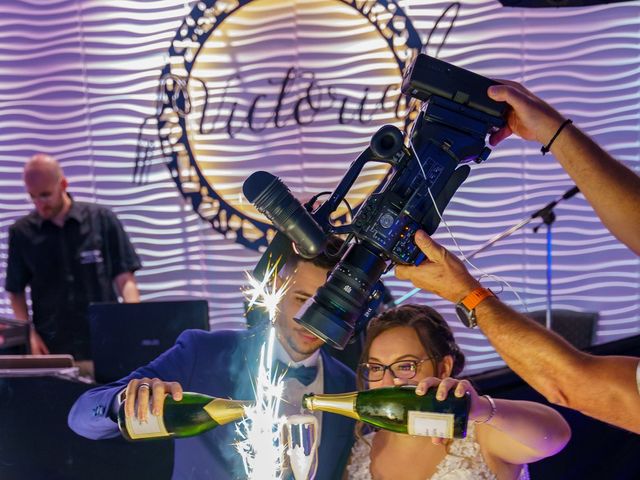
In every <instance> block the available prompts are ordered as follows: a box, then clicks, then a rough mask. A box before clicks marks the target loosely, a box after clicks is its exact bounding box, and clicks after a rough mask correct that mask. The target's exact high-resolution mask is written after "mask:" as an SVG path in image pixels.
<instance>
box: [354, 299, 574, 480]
mask: <svg viewBox="0 0 640 480" xmlns="http://www.w3.org/2000/svg"><path fill="white" fill-rule="evenodd" d="M463 367H464V355H463V354H462V352H461V351H460V349H459V347H458V345H457V344H456V342H455V340H454V338H453V334H452V332H451V329H450V328H449V325H448V324H447V323H446V321H445V320H444V319H443V318H442V316H440V314H438V312H436V311H435V310H434V309H432V308H430V307H427V306H419V305H405V306H401V307H398V308H394V309H391V310H388V311H386V312H384V313H382V314H381V315H379V316H378V317H376V318H375V319H373V320H372V321H371V324H370V325H369V329H368V331H367V341H366V344H365V347H364V350H363V355H362V363H360V365H359V366H358V382H359V383H360V385H359V387H360V389H362V388H379V387H390V386H394V385H402V384H406V383H410V384H416V385H418V386H417V387H416V394H418V395H424V394H425V393H426V392H427V391H428V390H429V389H432V388H433V389H437V397H436V398H439V397H440V396H441V395H442V398H444V397H445V396H446V395H447V392H449V391H453V392H454V394H455V395H457V396H462V395H464V394H465V392H469V394H470V396H471V410H470V412H469V424H468V427H467V436H466V438H464V439H454V440H444V439H437V438H431V437H419V436H411V435H403V434H398V433H393V432H390V431H387V430H380V431H377V432H370V433H367V434H365V435H363V434H362V428H363V426H362V425H359V426H358V427H357V430H358V432H357V437H358V439H357V441H356V443H355V445H354V447H353V450H352V452H351V459H350V461H349V465H348V466H347V469H346V472H345V478H347V479H351V480H371V479H373V480H391V479H403V480H426V479H432V480H436V479H437V480H445V479H446V480H467V479H468V480H476V479H499V480H502V479H509V480H516V479H517V480H524V479H528V478H529V475H528V469H527V463H530V462H535V461H537V460H540V459H542V458H545V457H548V456H551V455H553V454H555V453H557V452H559V451H560V450H561V449H562V448H563V447H564V446H565V445H566V444H567V442H568V441H569V438H570V436H571V431H570V429H569V425H568V424H567V422H566V421H565V420H564V419H563V418H562V416H561V415H560V414H559V413H558V412H556V411H555V410H553V409H552V408H550V407H547V406H545V405H542V404H539V403H535V402H527V401H516V400H501V399H495V400H494V399H492V398H490V397H489V396H488V395H483V396H480V395H478V393H477V392H476V391H475V389H474V388H473V386H472V385H471V384H470V383H469V381H467V380H457V379H455V378H453V377H454V376H455V375H457V374H459V373H460V371H461V370H462V368H463Z"/></svg>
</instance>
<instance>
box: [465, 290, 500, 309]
mask: <svg viewBox="0 0 640 480" xmlns="http://www.w3.org/2000/svg"><path fill="white" fill-rule="evenodd" d="M495 296H496V295H495V293H493V292H492V291H491V290H489V289H488V288H484V287H478V288H476V289H475V290H473V291H472V292H471V293H469V294H468V295H467V296H466V297H464V298H463V299H462V301H461V302H460V303H461V304H462V305H464V306H465V308H466V309H467V310H469V311H471V310H473V309H474V308H476V307H477V306H478V305H480V302H482V301H483V300H485V299H486V298H489V297H495Z"/></svg>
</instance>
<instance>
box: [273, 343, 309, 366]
mask: <svg viewBox="0 0 640 480" xmlns="http://www.w3.org/2000/svg"><path fill="white" fill-rule="evenodd" d="M273 354H274V356H275V358H276V359H277V360H280V361H281V362H282V363H284V364H285V365H288V366H289V367H294V368H295V367H315V366H317V365H318V357H319V356H320V349H318V350H316V351H315V352H313V353H312V354H311V355H309V356H308V357H307V358H305V359H304V360H302V361H300V362H294V361H293V360H292V359H291V357H290V356H289V354H288V353H287V351H286V350H285V348H284V347H283V346H282V343H280V338H279V337H278V336H276V342H275V345H274V348H273Z"/></svg>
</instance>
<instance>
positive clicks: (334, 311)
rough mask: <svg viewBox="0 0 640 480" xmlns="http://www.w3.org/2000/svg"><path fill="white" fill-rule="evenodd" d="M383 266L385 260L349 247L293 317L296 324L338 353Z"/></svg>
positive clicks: (362, 248) (356, 246)
mask: <svg viewBox="0 0 640 480" xmlns="http://www.w3.org/2000/svg"><path fill="white" fill-rule="evenodd" d="M386 266H387V264H386V261H385V260H384V259H383V258H381V257H380V256H379V255H378V254H376V253H374V252H373V251H371V250H370V249H369V248H367V247H366V246H365V245H364V244H361V243H357V244H353V245H351V247H349V250H348V251H347V253H345V255H344V257H342V259H341V260H340V262H339V263H338V264H337V265H336V267H335V268H334V269H333V271H332V272H331V275H329V279H328V280H327V282H326V283H325V284H324V285H323V286H322V287H320V288H319V289H318V291H317V292H316V294H315V295H314V296H313V297H312V298H310V299H309V300H307V301H306V302H305V304H304V305H303V306H302V308H301V309H300V311H299V312H298V313H297V314H296V316H295V317H294V318H295V320H296V322H298V323H299V324H301V325H302V326H303V327H305V328H306V329H307V330H309V331H310V332H312V333H313V334H314V335H316V336H317V337H319V338H320V339H322V340H324V341H325V342H327V343H329V344H330V345H332V346H333V347H335V348H338V349H340V350H342V349H343V348H344V347H345V346H346V345H347V343H348V342H349V339H350V338H351V335H352V334H353V331H354V328H355V323H356V321H357V320H358V318H359V317H360V314H361V312H362V305H363V304H364V303H365V302H366V300H367V298H368V297H369V294H370V292H371V289H372V288H373V286H374V285H375V283H376V282H377V281H378V279H379V278H380V275H382V273H383V272H384V270H385V268H386Z"/></svg>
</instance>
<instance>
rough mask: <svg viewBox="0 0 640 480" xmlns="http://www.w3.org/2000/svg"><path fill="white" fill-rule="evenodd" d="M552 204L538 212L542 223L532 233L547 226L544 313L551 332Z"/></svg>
mask: <svg viewBox="0 0 640 480" xmlns="http://www.w3.org/2000/svg"><path fill="white" fill-rule="evenodd" d="M554 206H555V205H553V202H551V203H550V204H549V205H547V206H546V207H544V208H543V209H542V210H539V211H538V212H536V213H538V215H537V216H539V217H540V218H541V219H542V223H541V224H539V225H537V226H536V227H534V229H533V233H538V230H539V229H540V227H541V226H542V225H546V226H547V313H546V317H545V318H546V321H545V325H546V327H547V330H551V288H552V285H551V274H552V273H551V272H552V256H551V248H552V245H553V243H552V240H551V238H552V237H551V226H552V225H553V222H555V221H556V214H555V213H554V212H553V207H554Z"/></svg>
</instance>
